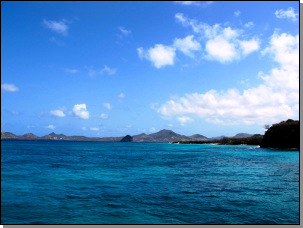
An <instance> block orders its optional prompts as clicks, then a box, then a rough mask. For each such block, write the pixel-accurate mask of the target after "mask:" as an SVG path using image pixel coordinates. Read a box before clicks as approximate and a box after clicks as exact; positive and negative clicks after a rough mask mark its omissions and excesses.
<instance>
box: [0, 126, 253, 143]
mask: <svg viewBox="0 0 303 228" xmlns="http://www.w3.org/2000/svg"><path fill="white" fill-rule="evenodd" d="M240 136H241V137H240ZM243 136H245V137H249V134H246V133H239V134H237V135H236V136H234V137H235V138H237V137H240V138H244V137H243ZM251 136H252V135H251ZM131 137H132V140H133V142H173V141H189V140H191V141H207V140H215V139H222V138H224V137H225V136H219V137H213V138H207V137H206V136H204V135H201V134H194V135H191V136H185V135H180V134H177V133H175V132H173V131H171V130H167V129H163V130H161V131H158V132H156V133H152V134H145V133H142V134H139V135H133V136H131ZM123 138H124V137H102V138H100V137H86V136H66V135H64V134H56V133H55V132H52V133H50V134H48V135H45V136H42V137H38V136H36V135H34V134H32V133H27V134H24V135H19V136H18V135H15V134H13V133H10V132H1V139H23V140H69V141H103V142H104V141H108V142H119V141H121V140H122V139H123Z"/></svg>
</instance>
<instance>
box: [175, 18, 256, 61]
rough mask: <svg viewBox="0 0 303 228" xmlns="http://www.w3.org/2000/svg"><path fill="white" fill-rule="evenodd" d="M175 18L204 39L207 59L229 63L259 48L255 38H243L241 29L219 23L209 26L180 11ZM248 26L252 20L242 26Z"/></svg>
mask: <svg viewBox="0 0 303 228" xmlns="http://www.w3.org/2000/svg"><path fill="white" fill-rule="evenodd" d="M175 18H176V20H177V21H178V22H179V23H181V24H182V25H183V26H185V27H191V28H192V30H193V32H194V33H196V34H198V36H199V37H198V39H199V40H202V41H205V50H204V51H205V53H204V57H205V58H206V59H208V60H216V61H219V62H221V63H229V62H232V61H234V60H239V59H241V58H243V57H245V56H246V55H248V54H250V53H252V52H253V51H256V50H258V49H259V41H258V39H257V38H253V39H251V40H246V39H247V37H246V36H245V40H244V39H243V37H244V35H243V33H244V31H243V30H240V29H233V28H231V27H224V26H221V25H220V24H214V25H212V26H211V25H209V24H207V23H203V22H198V21H197V20H194V19H189V18H187V17H185V16H184V15H183V14H182V13H177V14H175ZM250 26H253V22H249V23H248V24H247V25H245V26H244V27H250Z"/></svg>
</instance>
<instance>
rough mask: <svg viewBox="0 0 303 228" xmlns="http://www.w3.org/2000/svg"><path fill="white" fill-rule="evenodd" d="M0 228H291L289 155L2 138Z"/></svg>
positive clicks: (295, 203)
mask: <svg viewBox="0 0 303 228" xmlns="http://www.w3.org/2000/svg"><path fill="white" fill-rule="evenodd" d="M1 224H299V151H279V150H271V149H261V148H258V147H257V146H246V145H239V146H231V145H210V144H202V145H185V144H169V143H120V142H71V141H22V140H20V141H17V140H16V141H14V140H7V141H6V140H2V141H1Z"/></svg>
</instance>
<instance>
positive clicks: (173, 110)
mask: <svg viewBox="0 0 303 228" xmlns="http://www.w3.org/2000/svg"><path fill="white" fill-rule="evenodd" d="M263 54H270V55H271V56H272V57H273V59H274V60H275V61H276V62H277V63H278V64H279V67H277V68H273V69H272V70H271V71H270V72H269V74H268V75H265V74H264V73H262V72H260V73H259V77H260V78H261V79H263V83H262V84H260V85H259V86H257V87H254V88H250V89H246V90H243V91H242V92H241V91H238V90H236V89H229V90H227V91H221V92H218V91H216V90H210V91H208V92H206V93H193V94H186V95H185V96H184V97H181V98H174V99H171V100H169V101H167V102H166V103H165V104H163V105H162V106H160V107H159V108H158V109H157V112H158V113H160V114H161V115H163V116H166V117H172V116H179V117H178V118H179V119H178V118H177V119H178V120H179V121H181V123H182V121H183V122H186V120H187V119H186V118H184V117H186V115H192V116H196V117H197V118H205V120H206V121H208V122H211V123H214V124H220V125H236V124H261V125H263V124H265V123H275V122H277V121H281V120H283V119H288V118H297V116H298V112H299V35H297V36H292V35H290V34H286V33H283V34H281V35H280V34H278V33H274V34H273V35H272V37H271V41H270V44H269V46H268V47H267V48H266V49H265V50H264V52H263ZM180 116H181V117H180Z"/></svg>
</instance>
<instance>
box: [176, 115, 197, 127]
mask: <svg viewBox="0 0 303 228" xmlns="http://www.w3.org/2000/svg"><path fill="white" fill-rule="evenodd" d="M177 120H178V121H179V122H180V124H181V125H182V126H185V124H186V123H190V122H193V121H194V120H193V119H192V118H190V117H188V116H180V117H177Z"/></svg>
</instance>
